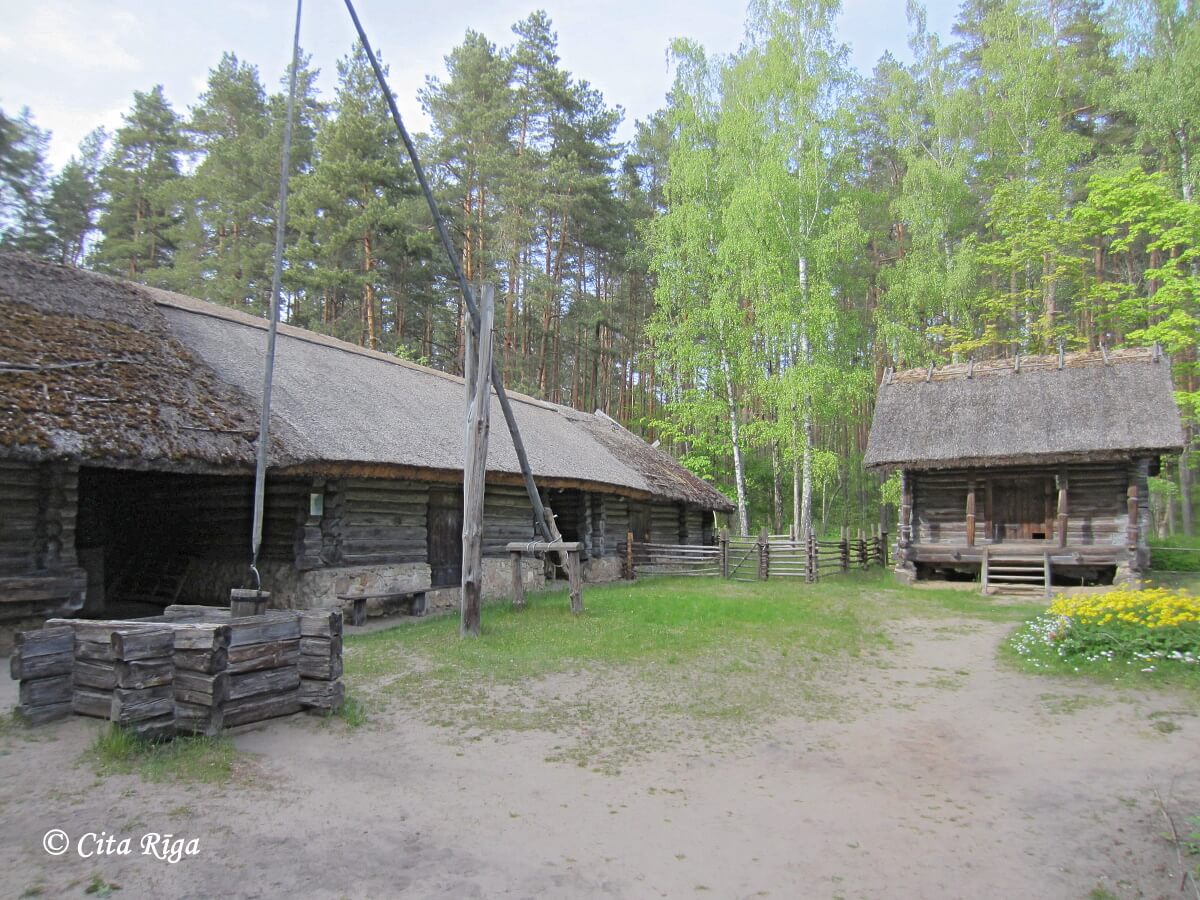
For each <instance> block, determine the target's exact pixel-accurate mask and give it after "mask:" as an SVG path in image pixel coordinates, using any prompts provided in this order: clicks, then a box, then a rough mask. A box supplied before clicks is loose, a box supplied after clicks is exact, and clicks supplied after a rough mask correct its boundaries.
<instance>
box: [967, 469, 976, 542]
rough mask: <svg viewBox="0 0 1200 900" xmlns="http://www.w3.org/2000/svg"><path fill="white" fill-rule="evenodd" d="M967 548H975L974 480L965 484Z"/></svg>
mask: <svg viewBox="0 0 1200 900" xmlns="http://www.w3.org/2000/svg"><path fill="white" fill-rule="evenodd" d="M967 546H968V547H974V546H975V479H974V478H972V479H971V480H970V481H968V482H967Z"/></svg>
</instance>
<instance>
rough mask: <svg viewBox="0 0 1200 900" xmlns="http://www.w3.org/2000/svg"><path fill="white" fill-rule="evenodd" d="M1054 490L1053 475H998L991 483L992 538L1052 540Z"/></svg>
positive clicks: (1004, 539) (998, 539) (997, 539)
mask: <svg viewBox="0 0 1200 900" xmlns="http://www.w3.org/2000/svg"><path fill="white" fill-rule="evenodd" d="M1053 491H1054V480H1053V479H1051V478H1037V477H1030V478H998V479H996V481H995V482H994V483H993V485H992V523H993V529H994V532H995V533H994V534H993V539H994V540H995V541H997V542H1000V541H1039V540H1049V538H1050V537H1051V532H1050V525H1049V522H1050V521H1051V517H1052V515H1053V513H1052V512H1051V511H1049V504H1050V502H1051V501H1050V498H1051V497H1052V495H1053Z"/></svg>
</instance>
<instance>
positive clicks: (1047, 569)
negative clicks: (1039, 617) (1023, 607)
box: [1042, 550, 1051, 597]
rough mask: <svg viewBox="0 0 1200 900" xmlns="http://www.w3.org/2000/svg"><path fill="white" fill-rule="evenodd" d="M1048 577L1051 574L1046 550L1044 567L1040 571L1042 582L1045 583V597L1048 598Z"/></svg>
mask: <svg viewBox="0 0 1200 900" xmlns="http://www.w3.org/2000/svg"><path fill="white" fill-rule="evenodd" d="M1050 575H1051V573H1050V551H1049V550H1047V551H1046V562H1045V567H1044V568H1043V570H1042V577H1043V580H1045V582H1046V596H1047V597H1049V596H1050V581H1051V578H1050Z"/></svg>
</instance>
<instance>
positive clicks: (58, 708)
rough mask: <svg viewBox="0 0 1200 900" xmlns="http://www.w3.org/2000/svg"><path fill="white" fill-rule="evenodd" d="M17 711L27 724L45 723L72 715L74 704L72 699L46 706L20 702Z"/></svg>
mask: <svg viewBox="0 0 1200 900" xmlns="http://www.w3.org/2000/svg"><path fill="white" fill-rule="evenodd" d="M16 711H17V716H18V717H19V718H21V719H22V720H23V721H24V722H25V724H27V725H45V724H46V723H47V722H53V721H55V720H57V719H65V718H66V717H67V716H69V715H71V712H72V704H71V701H70V700H67V701H66V702H65V703H50V704H47V705H46V706H25V705H23V704H18V706H17V708H16Z"/></svg>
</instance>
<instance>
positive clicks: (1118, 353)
mask: <svg viewBox="0 0 1200 900" xmlns="http://www.w3.org/2000/svg"><path fill="white" fill-rule="evenodd" d="M1161 358H1162V353H1161V351H1159V352H1156V349H1155V348H1153V347H1125V348H1122V349H1120V350H1098V351H1097V350H1081V351H1076V352H1073V353H1064V354H1062V356H1061V359H1060V356H1059V354H1057V353H1049V354H1044V355H1035V356H1022V355H1020V354H1018V355H1017V356H1015V357H1013V358H998V359H986V360H982V361H980V362H976V361H975V360H969V361H967V362H963V363H948V364H946V365H943V366H932V365H931V366H928V367H926V368H921V369H905V370H903V371H900V372H895V373H892V374H891V375H890V377H887V376H885V378H884V380H883V382H882V384H881V385H880V386H881V387H886V386H887V385H891V384H915V383H918V382H924V381H946V380H950V379H956V380H957V379H969V378H978V377H992V376H997V375H1015V374H1018V373H1020V372H1022V371H1025V370H1027V369H1030V370H1039V371H1046V370H1058V369H1084V368H1099V367H1104V366H1114V365H1123V364H1128V363H1153V362H1157V361H1158V360H1159V359H1161Z"/></svg>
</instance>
